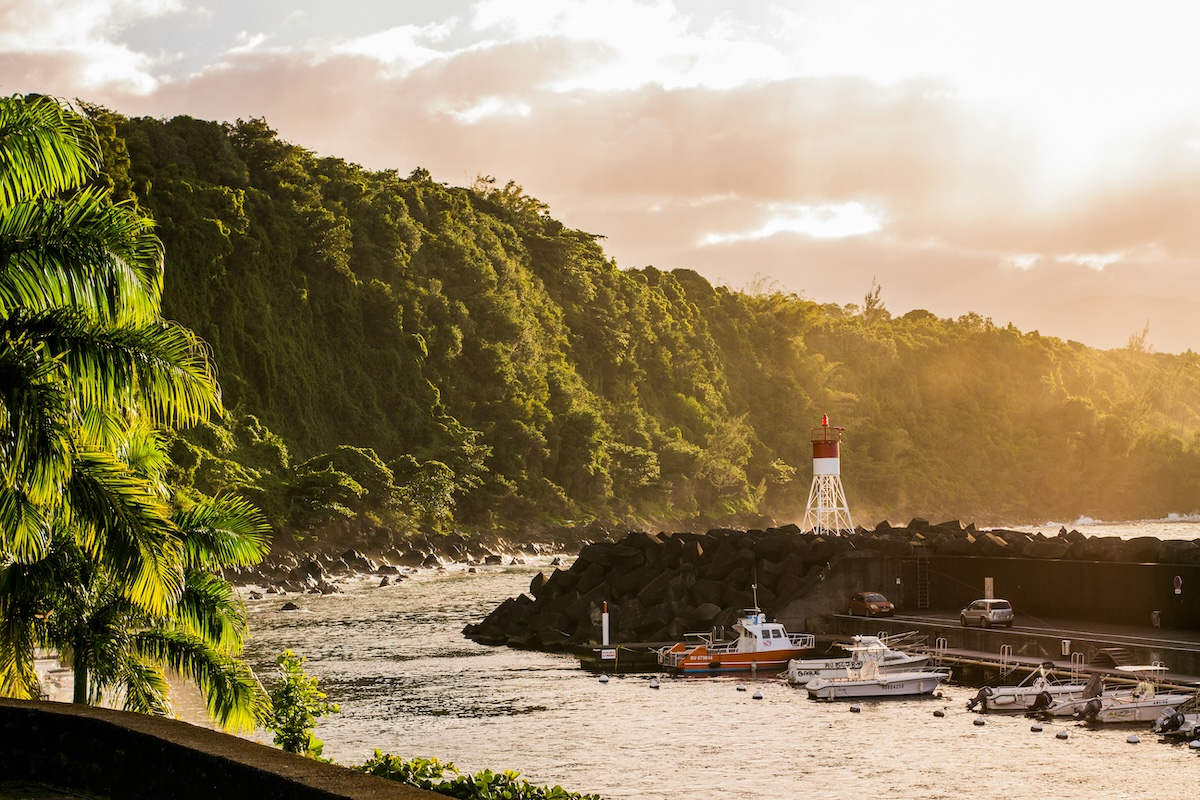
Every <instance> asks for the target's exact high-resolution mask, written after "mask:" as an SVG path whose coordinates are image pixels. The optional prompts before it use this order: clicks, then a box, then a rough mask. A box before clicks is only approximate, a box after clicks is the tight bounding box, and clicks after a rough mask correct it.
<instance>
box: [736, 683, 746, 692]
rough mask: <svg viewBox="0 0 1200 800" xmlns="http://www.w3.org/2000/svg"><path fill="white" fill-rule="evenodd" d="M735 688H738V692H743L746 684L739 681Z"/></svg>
mask: <svg viewBox="0 0 1200 800" xmlns="http://www.w3.org/2000/svg"><path fill="white" fill-rule="evenodd" d="M737 690H738V691H739V692H744V691H746V686H745V684H741V683H739V684H738V685H737Z"/></svg>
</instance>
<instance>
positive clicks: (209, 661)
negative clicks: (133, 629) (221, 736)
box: [137, 629, 271, 731]
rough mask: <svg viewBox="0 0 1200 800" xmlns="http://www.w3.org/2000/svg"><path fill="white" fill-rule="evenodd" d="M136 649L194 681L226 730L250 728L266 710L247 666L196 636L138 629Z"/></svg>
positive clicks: (262, 694)
mask: <svg viewBox="0 0 1200 800" xmlns="http://www.w3.org/2000/svg"><path fill="white" fill-rule="evenodd" d="M137 652H138V653H139V655H140V657H142V658H144V659H146V660H147V661H151V662H153V663H157V664H165V665H166V666H167V667H168V668H169V669H171V670H174V671H175V672H178V673H179V674H180V675H182V676H184V677H185V678H190V679H191V680H192V681H194V682H195V684H196V686H197V688H199V689H200V693H201V694H203V695H204V698H205V700H206V702H207V704H208V713H209V715H210V716H211V717H212V719H213V720H214V721H216V722H217V723H218V724H219V725H221V726H222V727H223V728H225V729H226V730H229V731H250V730H253V729H254V728H255V727H256V725H258V724H261V723H262V722H264V721H265V720H266V719H267V715H268V714H269V713H270V705H271V703H270V699H269V698H268V696H267V693H266V691H265V690H264V689H263V687H262V684H261V683H260V682H259V680H258V678H257V677H256V676H255V675H254V672H253V671H252V670H251V669H250V667H248V666H247V665H246V664H245V663H244V662H242V661H240V660H238V659H235V658H231V657H230V656H227V655H224V654H222V653H219V652H217V651H216V650H214V649H212V648H210V647H208V646H207V645H205V644H204V642H203V641H201V640H200V639H199V638H198V637H195V636H192V635H190V634H187V633H183V632H182V631H173V630H159V629H155V630H147V631H142V632H140V633H139V634H138V635H137Z"/></svg>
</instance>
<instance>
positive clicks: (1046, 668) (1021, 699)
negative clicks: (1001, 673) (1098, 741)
mask: <svg viewBox="0 0 1200 800" xmlns="http://www.w3.org/2000/svg"><path fill="white" fill-rule="evenodd" d="M1053 670H1054V662H1052V661H1043V662H1042V663H1041V664H1039V665H1038V666H1037V668H1036V669H1034V670H1033V671H1031V672H1030V673H1029V674H1028V675H1026V676H1025V679H1024V680H1022V681H1021V682H1020V683H1018V684H1016V685H1015V686H984V687H982V688H981V689H980V690H979V692H978V693H977V694H976V695H975V696H974V697H973V698H971V699H970V700H968V701H967V710H968V711H974V710H975V709H976V708H978V709H979V712H980V713H981V714H986V713H988V712H989V711H1016V712H1025V711H1028V712H1036V711H1040V710H1042V709H1044V708H1048V707H1050V706H1051V705H1053V704H1054V703H1055V702H1057V701H1059V700H1067V699H1076V698H1087V697H1094V696H1095V695H1097V694H1099V692H1100V689H1101V688H1102V687H1101V685H1100V677H1099V676H1098V675H1097V676H1094V678H1093V681H1094V683H1095V685H1094V686H1093V687H1092V688H1093V691H1092V692H1091V693H1090V694H1088V681H1085V680H1083V679H1082V678H1079V677H1075V678H1069V679H1061V678H1058V677H1056V676H1055V674H1054V671H1053Z"/></svg>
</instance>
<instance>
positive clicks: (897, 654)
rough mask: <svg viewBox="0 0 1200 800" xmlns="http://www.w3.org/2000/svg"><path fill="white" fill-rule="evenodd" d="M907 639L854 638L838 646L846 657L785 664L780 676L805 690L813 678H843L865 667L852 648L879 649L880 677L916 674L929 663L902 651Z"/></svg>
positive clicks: (924, 656) (920, 655) (922, 655)
mask: <svg viewBox="0 0 1200 800" xmlns="http://www.w3.org/2000/svg"><path fill="white" fill-rule="evenodd" d="M910 636H912V633H911V632H910V633H905V634H898V635H895V636H886V637H882V638H881V637H879V636H867V635H859V636H854V637H853V639H852V641H851V643H850V644H839V645H838V646H839V647H841V648H843V649H845V650H846V651H847V655H845V656H841V657H839V658H803V659H801V658H794V659H792V660H791V661H789V662H788V666H787V670H785V671H784V673H783V675H784V677H785V678H787V682H788V683H790V684H792V685H793V686H804V685H806V684H807V683H808V682H809V681H811V680H812V679H813V678H841V677H845V676H846V675H847V670H856V669H860V668H861V667H862V666H863V663H864V662H863V659H862V656H861V655H856V654H855V652H854V648H872V649H874V648H881V649H882V650H883V653H882V655H881V656H880V658H879V661H878V667H879V671H880V672H881V673H888V672H900V671H904V670H917V669H920V668H921V667H924V666H925V665H926V664H928V663H929V654H928V653H918V652H914V651H910V650H905V649H901V648H903V647H904V644H903V642H904V641H905V640H906V639H908V638H909V637H910Z"/></svg>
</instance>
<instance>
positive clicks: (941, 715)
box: [933, 708, 946, 717]
mask: <svg viewBox="0 0 1200 800" xmlns="http://www.w3.org/2000/svg"><path fill="white" fill-rule="evenodd" d="M933 715H934V716H935V717H944V716H946V712H945V711H942V710H941V709H940V708H939V709H938V710H937V711H935V712H933Z"/></svg>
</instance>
